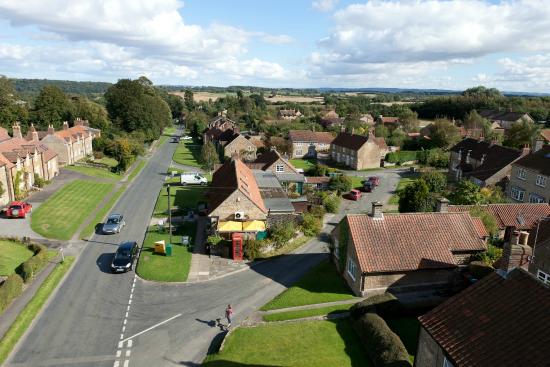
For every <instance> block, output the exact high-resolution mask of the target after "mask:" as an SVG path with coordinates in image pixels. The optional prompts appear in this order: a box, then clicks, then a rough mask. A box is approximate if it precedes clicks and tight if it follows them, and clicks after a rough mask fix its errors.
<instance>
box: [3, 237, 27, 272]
mask: <svg viewBox="0 0 550 367" xmlns="http://www.w3.org/2000/svg"><path fill="white" fill-rule="evenodd" d="M33 255H34V254H33V252H32V251H31V250H29V249H28V248H27V246H25V245H23V244H22V243H19V242H15V241H9V240H0V275H10V274H13V273H14V272H15V269H16V268H17V267H18V266H19V265H20V264H21V263H23V262H25V261H26V260H28V259H30V258H31V257H32V256H33Z"/></svg>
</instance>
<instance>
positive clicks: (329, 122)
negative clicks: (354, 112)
mask: <svg viewBox="0 0 550 367" xmlns="http://www.w3.org/2000/svg"><path fill="white" fill-rule="evenodd" d="M343 122H344V119H342V118H340V116H339V115H338V114H337V113H336V111H334V110H331V111H328V112H327V113H325V114H324V115H323V117H321V121H320V123H321V125H322V126H323V127H324V128H330V127H333V126H340V125H342V123H343Z"/></svg>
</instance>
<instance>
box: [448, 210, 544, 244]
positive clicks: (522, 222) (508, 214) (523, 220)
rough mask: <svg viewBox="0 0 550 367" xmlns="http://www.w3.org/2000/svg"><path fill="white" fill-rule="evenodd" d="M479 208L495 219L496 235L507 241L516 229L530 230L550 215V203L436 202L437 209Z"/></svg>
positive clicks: (454, 211)
mask: <svg viewBox="0 0 550 367" xmlns="http://www.w3.org/2000/svg"><path fill="white" fill-rule="evenodd" d="M474 208H476V209H481V210H483V211H485V212H487V213H489V214H491V216H492V217H493V218H494V219H495V221H496V224H497V226H498V237H499V238H501V239H503V240H504V241H509V240H510V237H511V235H512V233H513V232H514V231H516V230H518V231H526V232H532V231H533V230H534V229H536V228H537V223H538V221H539V219H540V218H544V217H548V216H550V205H548V204H533V203H525V204H520V203H505V204H486V205H443V206H441V205H440V204H438V211H443V212H446V211H449V212H453V213H456V212H469V211H470V210H472V209H474Z"/></svg>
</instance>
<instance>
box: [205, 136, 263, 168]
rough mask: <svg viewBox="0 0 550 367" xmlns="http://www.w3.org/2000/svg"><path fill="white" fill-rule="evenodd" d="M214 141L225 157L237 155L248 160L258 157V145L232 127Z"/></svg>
mask: <svg viewBox="0 0 550 367" xmlns="http://www.w3.org/2000/svg"><path fill="white" fill-rule="evenodd" d="M214 143H215V144H216V146H217V148H218V151H219V152H220V154H222V155H223V156H224V157H229V158H230V157H233V156H235V155H236V156H238V157H241V158H242V159H245V160H248V161H251V160H254V159H256V151H257V149H258V148H257V147H256V145H255V144H254V143H252V142H251V141H250V140H248V139H247V138H246V137H245V136H244V135H242V134H240V133H238V132H235V131H233V130H231V129H229V130H226V131H224V132H223V133H221V134H220V135H219V136H218V138H217V139H216V140H214Z"/></svg>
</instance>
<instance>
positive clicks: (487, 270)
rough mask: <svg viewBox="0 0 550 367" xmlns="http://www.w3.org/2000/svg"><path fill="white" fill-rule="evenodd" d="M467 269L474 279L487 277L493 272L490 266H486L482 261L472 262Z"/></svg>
mask: <svg viewBox="0 0 550 367" xmlns="http://www.w3.org/2000/svg"><path fill="white" fill-rule="evenodd" d="M468 269H469V270H470V273H472V275H473V276H474V278H476V279H482V278H485V277H486V276H487V275H489V274H491V273H493V272H494V271H495V269H494V268H493V267H492V266H491V265H487V264H485V263H484V262H483V261H472V262H471V263H470V264H469V265H468Z"/></svg>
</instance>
